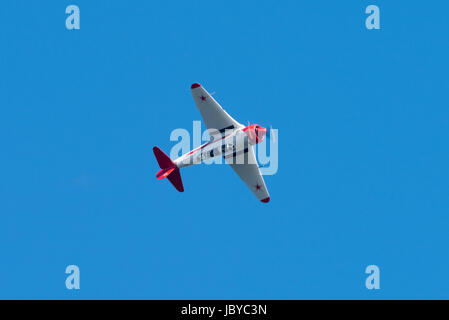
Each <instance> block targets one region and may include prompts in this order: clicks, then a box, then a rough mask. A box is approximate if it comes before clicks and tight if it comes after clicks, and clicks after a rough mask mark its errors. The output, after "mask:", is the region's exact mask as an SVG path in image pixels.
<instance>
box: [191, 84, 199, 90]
mask: <svg viewBox="0 0 449 320" xmlns="http://www.w3.org/2000/svg"><path fill="white" fill-rule="evenodd" d="M198 87H201V85H200V84H199V83H194V84H192V86H191V87H190V88H192V89H195V88H198Z"/></svg>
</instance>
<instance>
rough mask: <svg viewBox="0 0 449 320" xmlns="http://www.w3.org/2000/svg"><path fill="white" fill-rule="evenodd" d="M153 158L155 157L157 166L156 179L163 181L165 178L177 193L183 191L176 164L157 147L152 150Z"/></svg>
mask: <svg viewBox="0 0 449 320" xmlns="http://www.w3.org/2000/svg"><path fill="white" fill-rule="evenodd" d="M153 152H154V156H155V157H156V160H157V163H158V164H159V168H161V170H159V172H158V173H157V174H156V178H158V179H164V178H165V177H167V178H168V180H169V181H170V182H171V184H172V185H173V186H174V187H175V188H176V190H178V191H179V192H183V191H184V186H183V185H182V179H181V173H180V172H179V168H178V167H177V166H176V164H175V163H174V162H173V161H172V160H171V159H170V157H169V156H167V155H166V154H165V153H164V152H163V151H162V150H161V149H159V148H158V147H154V148H153Z"/></svg>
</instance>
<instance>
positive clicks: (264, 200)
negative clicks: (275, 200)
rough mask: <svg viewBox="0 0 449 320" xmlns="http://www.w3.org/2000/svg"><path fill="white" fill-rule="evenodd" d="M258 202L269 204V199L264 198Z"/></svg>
mask: <svg viewBox="0 0 449 320" xmlns="http://www.w3.org/2000/svg"><path fill="white" fill-rule="evenodd" d="M260 201H262V202H265V203H267V202H270V197H268V198H265V199H262V200H260Z"/></svg>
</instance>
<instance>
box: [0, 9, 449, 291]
mask: <svg viewBox="0 0 449 320" xmlns="http://www.w3.org/2000/svg"><path fill="white" fill-rule="evenodd" d="M69 4H76V5H78V6H79V7H80V10H81V29H80V30H75V31H73V30H72V31H69V30H67V29H66V28H65V19H66V17H67V15H66V14H65V8H66V6H67V5H69ZM370 4H375V5H378V6H379V7H380V11H381V12H380V14H381V29H380V30H367V29H366V28H365V19H366V17H367V15H366V14H365V8H366V7H367V6H368V5H370ZM448 11H449V4H448V2H447V1H443V0H441V1H425V2H424V1H381V0H373V1H296V0H295V1H261V0H259V1H217V0H214V1H106V0H104V1H91V0H89V1H87V0H74V1H24V0H21V1H18V0H14V1H13V0H7V1H3V2H2V4H1V6H0V40H1V41H0V74H1V76H0V108H1V109H0V110H1V113H0V141H1V142H0V146H1V154H0V155H1V156H0V168H1V169H0V172H1V175H0V254H1V260H0V261H1V263H0V298H3V299H4V298H41V299H53V298H56V299H96V298H102V299H122V298H124V299H230V298H233V299H329V298H336V299H349V298H354V299H393V298H404V299H405V298H412V299H415V298H436V299H440V298H446V299H447V298H449V272H448V271H449V250H448V247H447V246H448V243H449V233H448V227H449V197H448V194H449V170H448V163H449V150H448V138H449V111H448V108H449V98H448V93H449V77H448V74H449V60H448V57H449V42H448V39H449V20H448V18H447V14H448ZM193 82H199V83H201V84H202V85H203V86H204V87H205V88H206V89H208V90H209V91H210V92H213V91H215V92H216V94H215V96H214V97H215V98H216V99H217V100H218V101H219V102H220V103H221V104H222V105H223V106H224V107H225V108H226V110H227V111H228V112H229V113H230V114H231V115H232V116H233V117H234V118H235V119H236V120H237V121H240V122H242V123H246V122H247V121H248V120H250V121H251V122H252V123H254V122H255V123H259V124H261V125H264V126H269V125H272V126H273V127H274V128H278V129H279V139H278V142H279V171H278V173H277V174H276V175H274V176H267V177H265V181H266V183H267V186H268V188H269V191H270V194H271V202H270V203H268V204H263V203H261V202H259V201H257V199H256V198H255V197H254V196H253V195H252V194H251V193H250V191H249V190H247V189H246V187H245V185H244V184H243V183H242V182H241V181H240V180H239V178H238V177H237V176H236V175H235V174H234V173H233V172H232V170H231V168H229V167H228V166H224V165H223V166H219V165H217V166H206V165H203V166H197V167H190V168H186V169H184V170H183V171H182V172H181V174H182V177H183V181H184V186H185V192H184V193H178V192H177V191H176V190H175V189H174V188H173V187H172V186H171V185H170V184H169V183H168V182H167V181H158V180H156V178H155V174H156V172H157V171H158V169H159V168H158V166H157V163H156V161H155V159H154V156H153V153H152V147H153V146H155V145H158V146H159V147H160V148H161V149H162V150H165V151H166V152H167V153H168V152H169V151H170V148H171V147H172V146H173V145H174V144H175V143H174V142H171V141H170V140H169V136H170V133H171V131H172V130H173V129H175V128H186V129H188V130H189V131H191V130H192V120H201V118H200V114H199V112H198V110H197V109H196V107H195V104H194V101H193V99H192V97H191V93H190V85H191V84H192V83H193ZM203 128H204V126H203ZM70 264H76V265H78V266H79V267H80V270H81V289H80V290H78V291H75V290H71V291H69V290H67V289H66V288H65V279H66V276H67V275H66V274H65V268H66V266H67V265H70ZM370 264H375V265H378V266H379V268H380V273H381V274H380V286H381V289H380V290H377V291H376V290H371V291H370V290H367V289H366V288H365V279H366V277H367V275H366V274H365V268H366V266H368V265H370Z"/></svg>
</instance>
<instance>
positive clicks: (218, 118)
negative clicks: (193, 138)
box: [191, 83, 242, 133]
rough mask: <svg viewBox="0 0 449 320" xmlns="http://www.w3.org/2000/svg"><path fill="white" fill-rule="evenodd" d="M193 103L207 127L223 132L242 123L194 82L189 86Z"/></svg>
mask: <svg viewBox="0 0 449 320" xmlns="http://www.w3.org/2000/svg"><path fill="white" fill-rule="evenodd" d="M191 90H192V96H193V99H194V100H195V104H196V106H197V108H198V110H199V111H200V113H201V116H202V117H203V121H204V123H205V124H206V127H207V129H216V130H219V131H220V132H221V133H223V132H224V131H225V130H232V129H237V128H238V127H241V126H242V125H241V124H240V123H238V122H237V121H235V120H234V119H233V118H232V117H231V116H230V115H229V114H228V113H227V112H226V111H224V109H223V108H222V107H221V106H220V105H219V104H218V102H217V101H215V99H214V98H213V97H212V96H211V95H210V94H209V92H207V91H206V89H204V88H203V87H202V86H201V85H200V84H198V83H194V84H192V87H191Z"/></svg>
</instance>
